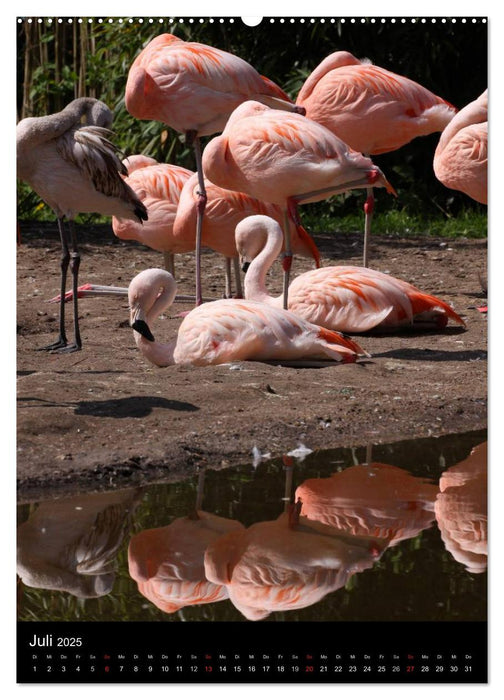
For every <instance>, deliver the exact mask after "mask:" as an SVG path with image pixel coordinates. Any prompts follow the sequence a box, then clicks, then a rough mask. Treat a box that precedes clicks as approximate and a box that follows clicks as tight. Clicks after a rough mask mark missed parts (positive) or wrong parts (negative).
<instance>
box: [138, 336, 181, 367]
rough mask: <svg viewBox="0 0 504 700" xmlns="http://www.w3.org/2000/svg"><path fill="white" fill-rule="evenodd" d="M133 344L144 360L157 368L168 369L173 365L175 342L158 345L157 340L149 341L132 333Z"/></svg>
mask: <svg viewBox="0 0 504 700" xmlns="http://www.w3.org/2000/svg"><path fill="white" fill-rule="evenodd" d="M133 335H134V337H135V343H136V345H137V348H138V349H139V350H140V352H141V353H142V355H143V356H144V357H145V359H146V360H148V361H149V362H151V363H152V364H153V365H156V366H157V367H170V366H171V365H174V364H175V360H174V359H173V352H174V350H175V345H176V341H171V342H169V343H159V342H158V341H157V340H154V341H150V340H147V339H146V338H144V337H143V335H140V333H137V332H136V331H133Z"/></svg>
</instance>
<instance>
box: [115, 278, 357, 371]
mask: <svg viewBox="0 0 504 700" xmlns="http://www.w3.org/2000/svg"><path fill="white" fill-rule="evenodd" d="M176 288H177V285H176V282H175V280H174V279H173V277H172V275H170V273H169V272H166V270H157V269H151V270H144V271H143V272H140V274H138V275H137V276H136V277H135V278H134V279H133V280H132V282H131V284H130V286H129V294H128V297H129V305H130V309H131V326H132V328H133V329H134V331H135V333H134V335H135V342H136V344H137V346H138V348H139V350H140V351H141V353H142V354H143V355H144V356H145V357H146V358H147V359H148V360H149V361H150V362H152V363H153V364H154V365H157V366H158V367H166V366H168V365H173V364H183V365H218V364H223V363H225V362H232V361H239V360H263V361H268V360H284V361H290V360H300V359H304V358H324V359H326V360H332V361H334V360H336V361H346V362H353V361H355V360H356V358H357V355H359V354H365V353H364V351H363V350H362V348H360V347H359V345H357V343H355V342H353V341H352V340H350V339H349V338H346V337H343V336H342V335H340V334H339V333H334V332H333V331H328V330H326V329H325V328H320V327H319V326H315V325H313V324H311V323H308V322H307V321H304V320H303V319H300V318H298V317H297V316H295V315H294V314H293V313H291V312H289V311H284V310H283V309H274V308H272V307H269V306H266V305H265V304H261V303H259V302H257V301H238V300H234V299H221V300H219V301H213V302H208V303H207V304H203V305H201V306H196V307H195V308H194V309H192V310H191V311H190V312H189V313H188V314H187V316H186V317H185V318H184V320H183V321H182V323H181V325H180V328H179V330H178V334H177V338H176V340H175V341H172V342H171V343H168V344H164V343H158V342H156V341H155V340H154V336H153V335H152V333H151V331H150V329H149V325H148V324H151V323H152V322H153V321H154V320H155V319H156V318H157V316H158V315H159V314H161V313H162V312H163V310H164V309H166V308H167V307H168V306H169V305H170V304H171V303H172V301H173V298H174V297H175V292H176Z"/></svg>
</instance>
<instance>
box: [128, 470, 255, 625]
mask: <svg viewBox="0 0 504 700" xmlns="http://www.w3.org/2000/svg"><path fill="white" fill-rule="evenodd" d="M204 477H205V472H203V471H202V472H201V473H200V475H199V478H198V493H197V499H196V504H195V506H194V508H192V509H191V512H190V513H189V515H187V516H186V517H183V518H177V519H176V520H174V521H173V522H172V523H171V524H170V525H166V526H165V527H158V528H153V529H149V530H143V531H142V532H140V533H138V534H137V535H135V536H134V537H132V539H131V541H130V544H129V548H128V568H129V573H130V576H131V577H132V578H133V579H134V580H135V581H136V582H137V585H138V590H139V592H140V593H141V594H142V595H143V596H145V597H146V598H147V599H148V600H150V601H151V602H152V603H154V605H155V606H156V607H157V608H159V609H160V610H162V611H163V612H165V613H173V612H176V611H177V610H179V609H180V608H183V607H186V606H188V605H202V604H204V603H215V602H217V601H220V600H225V599H226V598H228V592H227V589H226V587H225V586H222V585H220V584H219V582H218V581H216V582H212V581H211V580H209V579H208V577H207V576H206V573H205V565H204V557H205V551H206V550H207V549H208V547H210V546H211V545H212V543H213V542H214V541H215V540H219V539H221V538H222V537H223V535H225V534H226V533H233V532H234V531H236V530H243V529H244V527H243V525H242V524H241V523H239V522H238V521H237V520H229V519H227V518H222V517H220V516H218V515H213V514H212V513H205V512H204V511H202V510H200V504H201V501H202V499H203V484H204Z"/></svg>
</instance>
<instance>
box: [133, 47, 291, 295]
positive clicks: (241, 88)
mask: <svg viewBox="0 0 504 700" xmlns="http://www.w3.org/2000/svg"><path fill="white" fill-rule="evenodd" d="M248 99H254V100H258V101H259V102H264V103H265V104H267V105H270V106H271V107H274V108H276V109H286V110H289V111H297V112H303V113H304V110H302V109H301V108H300V107H296V106H295V105H294V104H293V103H292V100H291V99H290V98H289V97H288V95H286V94H285V92H284V91H283V90H281V89H280V88H279V87H278V86H277V85H275V83H273V82H272V81H271V80H269V79H268V78H265V77H263V76H261V75H259V73H258V72H257V71H256V70H255V69H254V68H253V67H252V66H251V65H250V64H248V63H247V62H246V61H244V60H242V59H241V58H238V56H234V55H233V54H230V53H227V52H226V51H221V50H220V49H216V48H214V47H212V46H206V45H205V44H198V43H196V42H190V41H183V40H182V39H180V38H179V37H176V36H174V35H173V34H162V35H160V36H157V37H156V38H154V39H153V40H152V41H151V42H149V44H147V46H146V47H145V48H144V49H143V51H141V52H140V54H139V55H138V56H137V57H136V59H135V60H134V62H133V65H132V66H131V68H130V71H129V74H128V80H127V83H126V95H125V104H126V109H127V110H128V112H129V113H130V114H132V115H133V116H134V117H137V118H138V119H155V120H158V121H161V122H164V123H165V124H167V125H168V126H171V127H172V128H173V129H175V130H176V131H179V132H181V133H183V134H185V137H186V141H187V142H188V143H189V144H192V145H193V148H194V154H195V159H196V169H197V173H198V178H199V180H198V181H199V200H198V207H197V211H198V215H197V229H196V304H197V305H198V304H200V303H201V270H200V257H201V256H200V248H201V225H202V220H203V213H204V210H205V203H206V192H205V183H204V179H203V170H202V166H201V143H200V137H201V136H209V135H210V134H215V133H217V132H219V131H222V129H223V128H224V125H225V124H226V120H227V118H228V117H229V115H230V114H231V112H232V111H233V110H234V109H235V108H236V107H237V106H238V105H239V104H241V103H242V102H243V101H244V100H248Z"/></svg>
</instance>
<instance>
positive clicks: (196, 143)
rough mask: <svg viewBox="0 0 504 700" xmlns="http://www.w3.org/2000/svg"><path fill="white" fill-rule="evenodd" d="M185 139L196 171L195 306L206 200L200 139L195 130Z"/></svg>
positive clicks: (199, 298)
mask: <svg viewBox="0 0 504 700" xmlns="http://www.w3.org/2000/svg"><path fill="white" fill-rule="evenodd" d="M186 139H187V140H188V142H189V143H192V145H193V148H194V156H195V158H196V171H197V173H198V186H199V191H198V204H197V207H198V218H197V220H196V253H195V254H196V306H200V304H202V303H203V295H202V292H201V231H202V228H203V216H204V213H205V207H206V202H207V193H206V190H205V179H204V177H203V165H202V162H201V141H200V140H199V137H198V136H197V135H196V133H195V132H190V131H189V132H187V134H186Z"/></svg>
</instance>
